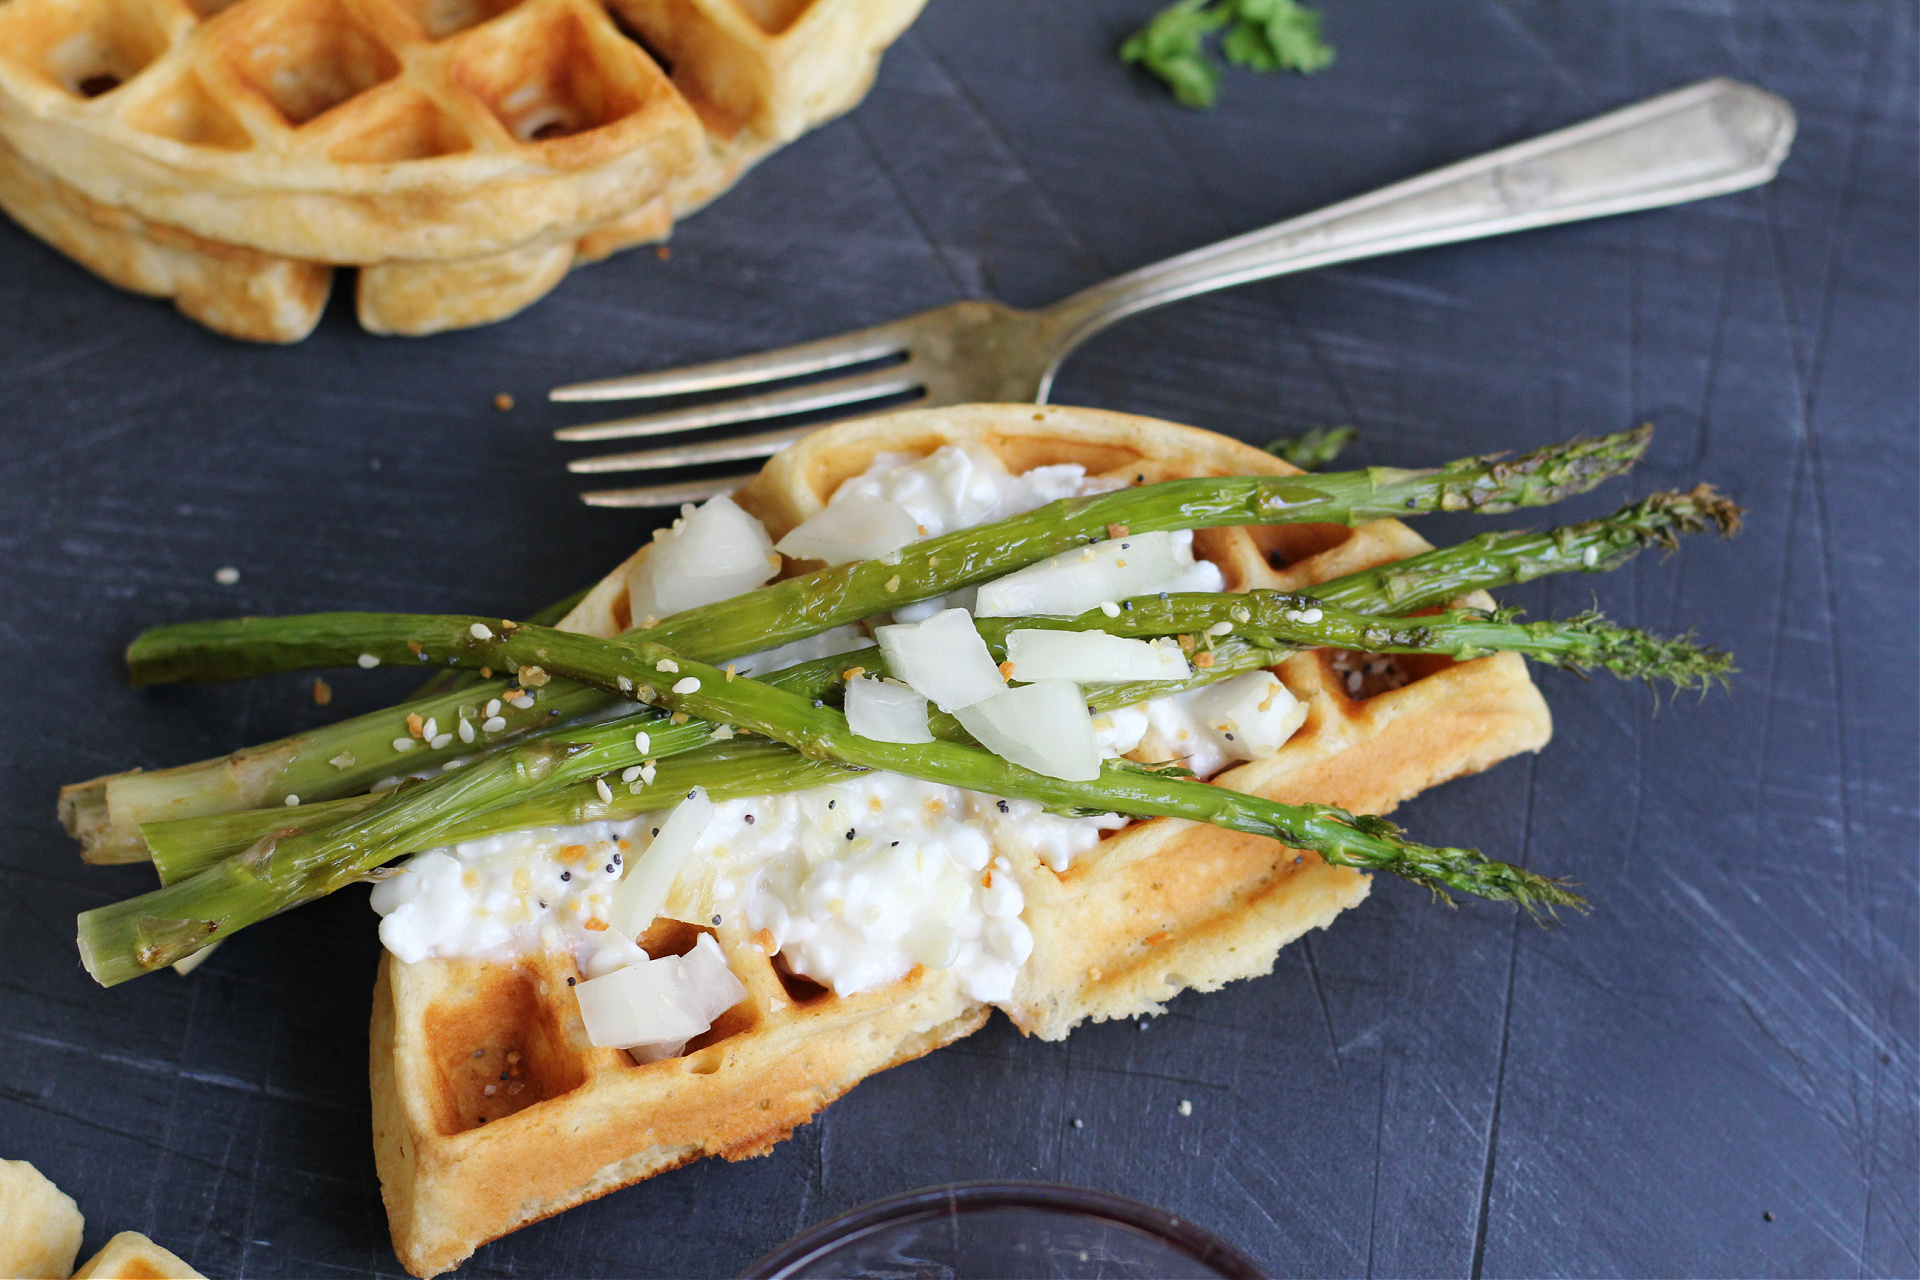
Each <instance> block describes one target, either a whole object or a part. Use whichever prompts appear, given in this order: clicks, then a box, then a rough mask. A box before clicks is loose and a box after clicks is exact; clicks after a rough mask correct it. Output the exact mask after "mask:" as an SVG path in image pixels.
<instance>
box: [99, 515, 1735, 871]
mask: <svg viewBox="0 0 1920 1280" xmlns="http://www.w3.org/2000/svg"><path fill="white" fill-rule="evenodd" d="M1739 525H1740V509H1739V508H1738V507H1737V506H1735V505H1734V504H1732V503H1731V502H1728V501H1727V500H1726V499H1725V498H1723V497H1721V496H1720V495H1719V494H1718V493H1716V492H1715V491H1714V490H1713V488H1712V487H1711V486H1709V485H1699V486H1697V487H1695V488H1694V489H1693V490H1692V491H1690V492H1687V493H1656V494H1654V495H1652V496H1651V497H1648V498H1645V499H1643V500H1641V501H1639V502H1636V503H1631V504H1629V505H1627V506H1626V507H1624V508H1622V509H1621V510H1619V511H1617V512H1615V513H1614V514H1613V515H1611V516H1608V517H1605V518H1603V519H1599V520H1589V521H1584V522H1581V523H1579V524H1573V525H1566V526H1562V527H1560V528H1557V529H1550V530H1547V531H1545V532H1515V533H1487V534H1482V535H1479V536H1478V537H1475V538H1471V539H1469V540H1468V541H1466V542H1464V543H1461V544H1459V545H1457V546H1452V547H1442V548H1439V549H1437V550H1434V551H1428V552H1425V553H1422V554H1420V555H1416V556H1411V557H1409V558H1407V559H1405V560H1401V561H1398V562H1396V563H1394V564H1390V565H1385V566H1382V567H1380V568H1376V569H1365V570H1361V571H1359V572H1357V573H1351V574H1347V575H1345V576H1343V577H1340V578H1335V579H1332V580H1330V581H1328V582H1325V583H1322V584H1320V585H1318V586H1316V587H1314V588H1313V594H1314V597H1315V599H1316V600H1318V601H1319V602H1321V603H1322V604H1333V605H1343V606H1345V607H1346V608H1348V609H1352V610H1355V611H1361V612H1386V611H1389V610H1395V609H1397V610H1402V611H1404V610H1414V609H1423V608H1429V607H1432V606H1435V605H1439V604H1444V603H1446V602H1448V601H1450V600H1453V599H1456V598H1458V597H1459V596H1461V595H1464V594H1466V593H1467V592H1469V591H1473V590H1478V589H1482V588H1489V587H1497V586H1502V585H1506V584H1509V583H1514V582H1525V581H1529V580H1531V579H1533V578H1536V577H1540V576H1542V575H1545V574H1549V573H1565V572H1584V573H1599V572H1605V571H1608V570H1611V569H1614V568H1618V567H1619V566H1620V565H1621V564H1623V563H1625V562H1626V561H1627V560H1628V559H1630V558H1631V557H1633V556H1634V555H1637V554H1638V553H1639V552H1640V551H1642V550H1644V549H1646V548H1648V547H1651V546H1661V547H1665V548H1672V547H1675V546H1677V545H1678V536H1677V535H1679V534H1681V533H1692V532H1699V531H1702V530H1705V529H1709V528H1717V529H1718V530H1719V531H1720V532H1721V533H1722V534H1731V533H1734V532H1736V531H1737V530H1738V529H1739ZM982 622H983V623H985V624H987V626H988V627H989V628H990V627H991V626H992V623H990V622H989V621H988V620H982ZM1025 625H1035V623H1031V622H1030V623H1027V624H1025ZM1195 629H1198V628H1197V627H1196V628H1195ZM1279 656H1280V655H1279V654H1277V653H1274V652H1272V651H1270V650H1268V649H1266V648H1264V647H1261V646H1258V645H1254V644H1252V643H1251V642H1248V641H1244V640H1241V639H1239V638H1238V637H1233V636H1229V637H1226V638H1225V639H1222V640H1219V641H1217V642H1216V643H1215V645H1214V652H1213V657H1214V665H1213V667H1211V668H1210V669H1208V670H1207V672H1205V673H1203V675H1204V678H1206V679H1220V678H1224V677H1226V676H1229V675H1235V674H1239V673H1240V672H1243V671H1250V670H1254V669H1257V668H1259V667H1264V666H1270V665H1272V663H1273V662H1274V661H1277V659H1278V657H1279ZM851 666H865V667H867V668H868V669H869V670H875V671H878V670H880V669H881V668H882V660H881V658H880V656H879V651H878V650H877V649H873V648H867V649H862V650H859V651H856V652H854V653H849V654H845V655H841V656H840V657H836V658H826V659H819V660H816V661H815V662H813V663H807V664H800V666H798V667H796V668H793V669H790V671H789V672H787V673H782V674H783V676H784V677H786V678H787V679H788V680H791V681H794V683H787V685H786V687H789V688H795V689H799V688H802V687H805V688H816V689H818V690H821V691H824V690H826V689H828V688H831V687H832V685H833V684H834V683H836V682H837V677H838V673H839V672H840V671H843V670H845V669H846V668H847V667H851ZM1714 674H1717V673H1714ZM769 678H771V677H769ZM1189 687H1192V684H1191V682H1188V683H1171V684H1170V683H1161V682H1153V683H1147V682H1141V683H1133V684H1111V685H1104V686H1101V687H1099V688H1097V689H1093V690H1090V691H1089V693H1090V697H1089V702H1090V704H1091V705H1092V706H1093V709H1094V710H1096V711H1102V710H1111V709H1113V708H1115V707H1123V706H1131V705H1133V704H1135V703H1138V702H1144V701H1146V700H1148V699H1149V698H1154V697H1159V696H1161V695H1163V694H1167V693H1175V692H1179V691H1180V690H1182V689H1184V688H1189ZM596 696H598V695H597V691H596ZM814 696H818V695H814ZM101 790H102V791H104V788H101ZM102 807H103V808H104V805H103V806H102ZM197 821H211V819H205V820H197ZM286 821H287V820H286V817H285V815H282V814H280V813H279V812H278V811H277V810H275V811H271V812H269V813H267V814H266V815H265V816H263V817H260V818H252V819H242V820H241V821H240V822H239V823H238V824H237V825H236V826H234V827H233V828H232V829H223V828H222V827H220V826H219V825H218V824H215V825H213V826H211V827H205V828H199V829H196V828H195V823H194V822H179V823H164V822H163V823H150V824H148V825H149V827H150V828H151V829H153V830H155V831H157V832H161V833H164V834H163V836H162V838H163V839H165V840H167V841H170V842H171V841H178V842H180V843H181V844H182V845H183V846H184V851H183V852H181V853H180V854H179V855H177V856H178V858H179V860H180V862H179V865H182V866H186V867H190V868H191V869H193V870H198V869H200V867H202V866H204V865H205V863H206V861H207V860H210V859H211V858H213V857H214V856H216V855H218V856H224V855H225V854H228V853H235V852H239V851H240V850H242V849H245V848H246V847H247V846H248V845H250V844H252V843H253V842H254V841H255V840H257V839H259V838H260V837H261V836H262V835H264V834H266V833H267V832H268V831H271V830H274V829H276V828H277V827H279V826H285V825H286ZM301 822H302V824H303V825H304V826H305V828H306V829H308V830H314V829H318V827H317V826H316V825H315V817H314V816H313V815H303V817H302V819H301ZM500 829H505V828H500ZM242 835H245V836H246V838H245V839H242V838H241V836H242ZM138 856H141V857H144V856H145V846H144V845H141V846H140V851H139V855H138ZM169 856H170V857H172V856H173V855H169ZM163 877H166V878H168V879H171V878H176V877H174V876H167V873H166V872H165V871H164V869H163Z"/></svg>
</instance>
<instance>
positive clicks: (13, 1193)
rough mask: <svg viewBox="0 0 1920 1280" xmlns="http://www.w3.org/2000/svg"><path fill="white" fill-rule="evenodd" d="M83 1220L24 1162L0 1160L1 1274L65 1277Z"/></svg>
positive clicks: (69, 1201)
mask: <svg viewBox="0 0 1920 1280" xmlns="http://www.w3.org/2000/svg"><path fill="white" fill-rule="evenodd" d="M85 1226H86V1219H84V1218H82V1217H81V1216H80V1206H79V1205H76V1204H75V1203H74V1202H73V1197H72V1196H70V1195H68V1194H67V1193H66V1192H64V1191H62V1190H61V1189H60V1188H58V1187H56V1186H54V1185H53V1183H52V1182H50V1181H48V1179H47V1176H46V1175H45V1174H43V1173H41V1172H40V1171H39V1170H38V1169H36V1168H34V1167H33V1166H32V1165H30V1164H28V1163H27V1162H26V1161H25V1160H0V1276H29V1277H48V1278H49V1280H66V1276H67V1275H68V1273H70V1272H71V1271H72V1270H73V1259H74V1256H75V1255H76V1254H78V1253H79V1252H80V1232H81V1230H82V1229H83V1228H84V1227H85Z"/></svg>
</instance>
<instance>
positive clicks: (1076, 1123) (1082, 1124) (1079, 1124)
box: [1073, 1116, 1087, 1129]
mask: <svg viewBox="0 0 1920 1280" xmlns="http://www.w3.org/2000/svg"><path fill="white" fill-rule="evenodd" d="M1073 1127H1074V1128H1076V1129H1084V1128H1086V1127H1087V1122H1086V1121H1085V1120H1082V1119H1081V1118H1080V1117H1079V1116H1075V1117H1074V1118H1073Z"/></svg>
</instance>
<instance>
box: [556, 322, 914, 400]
mask: <svg viewBox="0 0 1920 1280" xmlns="http://www.w3.org/2000/svg"><path fill="white" fill-rule="evenodd" d="M906 349H907V344H906V340H905V337H904V335H903V334H902V333H901V332H900V326H899V325H898V324H883V325H879V326H876V327H874V328H872V329H856V330H854V331H853V332H852V333H842V334H839V335H837V336H835V337H832V338H821V339H819V340H818V341H816V342H802V343H798V344H796V345H794V346H791V347H780V348H778V349H776V350H773V351H762V352H760V353H758V354H756V355H750V356H736V357H735V358H733V359H731V360H715V361H712V362H710V363H708V364H693V365H685V366H683V367H681V368H678V369H661V370H658V371H657V372H654V373H635V374H628V375H627V376H625V377H622V378H603V379H601V380H600V381H598V382H576V383H573V384H571V385H569V386H564V387H555V388H554V389H553V390H552V391H549V392H548V393H547V397H548V399H551V400H565V401H580V400H640V399H645V398H647V397H650V396H678V395H687V394H690V393H692V392H696V391H723V390H725V389H726V388H728V387H743V386H749V385H751V384H753V383H756V382H773V381H776V380H778V379H780V378H798V377H800V376H802V375H803V374H809V373H821V372H824V371H825V370H828V369H838V368H840V367H841V366H843V365H849V364H860V363H862V362H863V361H867V360H879V359H882V358H884V357H886V356H894V355H903V354H905V353H906Z"/></svg>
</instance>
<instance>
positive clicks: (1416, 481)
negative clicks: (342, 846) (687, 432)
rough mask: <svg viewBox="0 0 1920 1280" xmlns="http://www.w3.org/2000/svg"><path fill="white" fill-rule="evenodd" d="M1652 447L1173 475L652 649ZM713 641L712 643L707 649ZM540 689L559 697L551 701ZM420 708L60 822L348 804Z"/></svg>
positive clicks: (1570, 475)
mask: <svg viewBox="0 0 1920 1280" xmlns="http://www.w3.org/2000/svg"><path fill="white" fill-rule="evenodd" d="M1649 436H1650V432H1649V429H1648V428H1645V427H1642V428H1638V429H1636V430H1633V431H1625V432H1618V433H1615V434H1614V435H1610V436H1602V437H1600V438H1598V439H1596V440H1591V441H1575V442H1573V443H1571V444H1566V445H1554V446H1549V447H1547V448H1544V449H1540V450H1536V451H1534V452H1533V453H1530V454H1525V455H1523V456H1521V457H1519V458H1516V459H1514V460H1512V461H1511V462H1501V461H1499V460H1497V459H1491V458H1467V459H1462V460H1460V461H1458V462H1454V463H1450V464H1448V465H1447V466H1444V467H1441V468H1438V469H1436V470H1431V471H1402V470H1398V469H1394V468H1386V467H1374V468H1369V469H1367V470H1365V471H1354V472H1344V473H1333V474H1328V475H1320V476H1311V477H1304V476H1303V477H1241V478H1237V479H1232V478H1230V479H1226V480H1175V481H1168V482H1166V483H1163V484H1153V485H1142V486H1139V487H1137V488H1133V489H1123V490H1120V491H1118V492H1115V493H1108V494H1101V495H1098V496H1095V497H1090V498H1076V499H1067V500H1064V501H1061V502H1056V503H1053V504H1051V505H1049V506H1046V507H1042V508H1040V509H1039V510H1037V511H1032V512H1028V513H1027V514H1025V515H1022V516H1016V517H1014V518H1012V519H1011V520H1004V521H999V522H996V523H994V524H991V525H983V526H979V527H976V528H973V529H965V530H959V531H957V532H955V533H951V534H947V535H945V536H944V537H940V538H934V539H930V540H928V541H926V542H922V543H917V544H915V545H914V546H912V547H909V548H906V549H905V550H903V551H902V552H900V553H899V556H898V557H897V563H894V564H887V563H885V562H884V561H866V562H861V563H858V564H851V565H843V566H840V567H838V568H831V569H822V570H820V571H818V572H816V573H811V574H807V575H804V576H802V577H798V578H793V579H789V580H787V581H785V582H781V583H776V584H774V585H773V586H771V587H765V588H762V589H761V590H759V591H754V592H748V593H747V594H746V595H743V596H739V597H736V598H735V599H732V600H727V601H722V602H721V603H719V604H716V605H709V606H706V607H705V608H702V609H693V610H689V611H687V612H686V613H683V614H680V615H677V616H676V617H673V618H669V619H668V620H667V621H666V623H665V624H664V625H663V626H662V627H661V628H660V630H659V631H658V633H657V634H656V635H655V638H656V639H660V640H665V641H670V642H672V643H674V644H677V645H679V646H681V647H684V648H686V649H687V650H688V652H690V653H695V654H699V655H700V656H701V657H703V658H705V659H709V660H713V661H724V660H725V659H727V658H730V657H736V656H739V655H740V654H742V653H747V652H752V651H757V650H761V649H767V648H772V647H774V646H776V645H779V644H784V643H786V642H788V641H790V640H794V639H799V638H801V637H804V636H807V635H812V634H816V633H818V632H820V631H824V630H826V629H828V628H829V627H833V626H838V625H840V624H842V623H845V622H851V621H854V620H856V619H859V618H863V617H869V616H871V615H873V614H876V613H881V612H884V611H886V610H888V609H891V608H893V607H894V606H896V605H899V604H905V603H908V602H910V601H913V600H920V599H926V598H929V597H932V596H936V595H942V594H945V593H946V592H948V591H952V590H954V589H956V588H958V587H962V586H966V585H969V584H971V583H976V582H981V581H984V580H986V579H988V578H992V577H995V576H998V575H1000V574H1003V573H1008V572H1011V571H1012V570H1014V569H1018V568H1021V567H1024V566H1025V565H1028V564H1032V563H1034V562H1035V561H1038V560H1043V559H1045V558H1046V557H1048V556H1050V555H1054V554H1056V553H1058V552H1060V551H1064V550H1067V549H1068V548H1070V547H1073V546H1076V545H1081V544H1083V543H1084V542H1087V541H1092V540H1098V539H1100V538H1101V537H1103V536H1105V534H1106V530H1107V528H1108V527H1109V526H1110V525H1125V526H1127V527H1128V529H1129V530H1130V531H1131V532H1135V533H1146V532H1150V531H1153V530H1164V529H1191V528H1200V527H1204V526H1220V525H1235V524H1279V523H1288V522H1301V521H1305V522H1318V523H1327V522H1336V523H1350V524H1357V523H1360V522H1362V521H1364V520H1367V519H1371V518H1374V517H1377V516H1389V515H1411V514H1418V513H1419V512H1421V511H1435V510H1444V511H1461V510H1477V511H1483V512H1500V511H1509V510H1513V509H1515V508H1517V507H1522V506H1537V505H1541V504H1544V503H1548V502H1554V501H1557V500H1559V499H1560V498H1563V497H1566V496H1568V495H1570V494H1574V493H1578V492H1582V491H1584V490H1586V489H1588V488H1591V487H1593V486H1594V485H1596V484H1598V483H1600V482H1601V481H1602V480H1605V479H1607V478H1609V477H1610V476H1614V475H1618V474H1621V473H1623V472H1624V471H1626V470H1627V469H1628V468H1629V467H1631V466H1632V465H1633V463H1634V462H1635V461H1636V460H1637V459H1638V458H1639V456H1640V455H1641V454H1642V453H1643V452H1644V451H1645V449H1646V446H1647V443H1648V439H1649ZM892 558H893V557H889V559H892ZM163 637H166V638H169V639H170V640H171V642H172V643H174V644H176V645H178V644H191V643H192V640H193V634H192V631H191V629H168V630H166V631H164V632H163V633H161V635H150V636H149V637H143V638H142V639H141V640H139V641H136V642H135V644H136V646H141V652H142V654H143V656H144V658H145V659H146V660H147V661H148V662H149V663H150V665H151V667H152V669H154V670H156V671H157V670H159V668H160V667H162V666H163V665H164V661H165V654H164V652H163V651H162V645H161V640H162V638H163ZM716 642H717V643H718V645H719V647H713V646H714V645H715V644H716ZM243 670H244V668H242V669H239V670H236V671H235V672H234V673H233V674H234V675H238V674H241V673H242V671H243ZM505 688H506V685H505V683H504V682H501V681H494V682H490V683H489V682H484V681H483V682H482V683H480V684H478V685H474V686H471V687H470V688H469V689H468V690H465V691H457V692H456V694H453V695H448V696H457V693H458V692H467V693H470V694H471V696H472V697H473V698H475V699H478V700H480V701H485V700H487V699H489V698H494V697H499V696H500V694H501V693H502V692H503V691H504V690H505ZM551 693H552V694H553V695H554V696H565V695H564V694H563V693H562V691H561V690H553V691H551ZM601 705H604V703H602V704H601ZM417 710H419V708H418V707H412V708H408V707H400V708H394V709H392V710H389V711H383V712H374V713H371V714H369V715H366V716H361V717H357V718H355V719H353V720H347V721H342V722H341V723H339V724H337V725H334V726H331V727H330V728H327V729H322V730H317V731H315V732H314V733H311V734H303V735H299V736H298V737H295V738H289V739H283V740H281V741H280V742H276V743H269V744H267V745H265V746H262V747H256V748H252V749H250V751H248V752H241V753H236V754H235V755H234V756H230V757H227V758H224V759H220V760H210V761H204V762H202V763H200V764H197V765H184V766H181V767H179V768H176V769H171V770H166V771H165V772H164V773H162V774H144V775H131V776H129V775H119V776H116V777H114V778H110V779H94V780H93V781H92V782H88V783H81V784H78V785H77V786H75V787H70V788H68V789H67V790H66V792H64V793H63V797H62V804H61V814H62V820H63V821H64V822H65V823H66V826H67V829H68V831H69V832H70V833H71V834H73V835H74V836H76V837H77V838H79V839H80V840H81V841H82V846H83V851H85V852H87V853H88V856H91V857H94V858H96V859H98V860H114V861H123V860H128V859H131V858H137V857H139V856H140V855H139V852H138V849H139V843H138V841H139V837H138V836H137V835H136V834H134V832H135V829H136V828H137V827H138V825H139V824H140V823H141V822H146V821H154V820H157V819H164V818H177V817H182V816H186V815H188V814H194V813H218V812H228V811H231V810H234V809H245V808H258V807H262V806H265V805H269V804H274V803H278V802H279V801H281V800H282V799H284V798H285V797H286V796H287V795H289V794H292V795H298V796H300V797H302V798H303V799H316V800H317V799H331V798H333V797H336V796H342V795H351V794H353V793H354V792H356V791H359V790H363V789H364V788H365V787H366V786H367V785H368V784H369V783H370V782H371V781H374V780H375V779H376V778H377V777H378V776H381V775H379V774H375V775H374V776H373V777H363V776H358V775H353V774H352V770H350V769H349V770H342V771H341V772H340V773H338V774H335V775H333V776H329V773H328V768H329V766H328V765H327V764H326V762H328V761H331V760H334V759H337V758H339V757H341V756H342V755H350V756H354V757H355V758H356V759H358V758H359V752H358V751H355V750H353V747H354V746H355V745H360V744H378V743H381V742H389V743H390V742H392V741H393V740H395V739H397V738H399V737H400V736H401V735H402V734H404V733H405V732H406V728H405V716H406V714H408V712H409V711H417ZM460 750H461V748H460V747H459V746H458V745H454V744H450V745H449V746H448V747H446V748H443V749H438V750H436V749H434V748H432V747H430V746H429V747H427V748H425V749H424V750H422V751H421V752H419V753H418V754H416V755H415V756H414V757H413V758H412V760H411V761H410V763H411V764H412V765H413V766H414V767H416V768H418V767H422V766H425V765H431V764H437V763H439V761H440V760H441V759H444V758H446V757H447V756H450V755H452V754H456V753H458V752H459V751H460ZM350 775H351V776H350ZM102 801H104V802H105V803H104V806H103V805H102V803H101V802H102Z"/></svg>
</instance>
